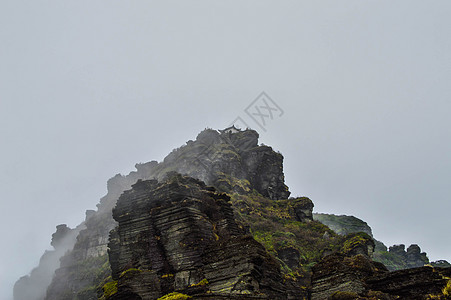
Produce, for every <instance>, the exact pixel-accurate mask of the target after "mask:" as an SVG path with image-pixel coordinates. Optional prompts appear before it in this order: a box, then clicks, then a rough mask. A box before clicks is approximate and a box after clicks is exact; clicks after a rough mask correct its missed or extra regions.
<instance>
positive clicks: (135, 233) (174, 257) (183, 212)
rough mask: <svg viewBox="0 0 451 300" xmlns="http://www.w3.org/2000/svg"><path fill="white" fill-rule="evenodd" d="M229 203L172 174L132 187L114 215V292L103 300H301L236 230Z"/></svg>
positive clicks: (270, 262) (111, 253) (257, 246)
mask: <svg viewBox="0 0 451 300" xmlns="http://www.w3.org/2000/svg"><path fill="white" fill-rule="evenodd" d="M229 200H230V198H229V197H228V196H227V195H226V194H224V193H219V192H217V191H216V190H215V189H214V188H212V187H207V186H206V185H205V184H204V183H203V182H200V181H198V180H196V179H193V178H190V177H183V176H180V175H175V174H174V175H172V177H171V178H169V179H168V180H167V181H164V182H162V183H158V182H157V181H156V180H150V181H138V182H137V183H136V184H135V185H133V188H132V189H131V190H129V191H126V192H125V193H124V194H123V195H122V196H121V197H120V198H119V200H118V202H117V206H116V207H115V208H114V210H113V216H114V219H115V220H116V221H118V223H119V225H118V227H117V228H116V229H115V230H114V231H112V233H111V239H110V244H109V247H110V251H109V257H110V264H111V268H112V277H113V280H117V288H118V289H117V293H115V294H113V295H112V296H111V297H109V298H108V299H113V300H120V299H129V298H128V297H131V295H133V297H136V298H137V299H156V298H157V297H161V296H163V295H165V294H168V293H171V292H174V291H177V292H182V293H184V294H190V295H196V296H197V297H200V296H209V297H211V299H216V298H215V297H227V299H235V298H236V299H243V297H249V298H253V299H255V298H259V299H267V298H274V299H288V297H300V296H301V290H300V289H299V290H298V291H297V292H296V291H295V289H293V288H292V287H291V286H289V284H285V283H284V282H285V280H283V278H282V275H281V273H280V270H279V264H278V263H277V262H276V261H275V260H274V259H273V258H272V257H271V256H269V255H268V254H267V253H266V251H265V248H264V247H263V246H262V245H261V244H259V243H258V242H256V241H255V240H254V239H253V238H252V237H250V236H249V235H246V234H245V232H244V231H243V229H240V228H239V226H238V225H237V223H236V222H235V220H234V217H233V210H232V208H231V205H230V202H229ZM136 282H139V284H136ZM287 285H288V286H287ZM235 296H236V297H235Z"/></svg>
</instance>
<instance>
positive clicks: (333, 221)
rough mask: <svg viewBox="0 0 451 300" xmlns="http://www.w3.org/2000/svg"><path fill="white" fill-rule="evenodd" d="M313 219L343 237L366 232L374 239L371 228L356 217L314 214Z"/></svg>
mask: <svg viewBox="0 0 451 300" xmlns="http://www.w3.org/2000/svg"><path fill="white" fill-rule="evenodd" d="M313 219H314V220H316V221H319V222H321V223H323V224H324V225H326V226H328V227H329V228H330V229H332V230H333V231H335V232H336V233H338V234H341V235H347V234H350V233H357V232H365V233H366V234H368V235H369V236H371V237H373V232H372V230H371V227H370V226H368V224H367V223H366V222H365V221H362V220H360V219H359V218H356V217H354V216H345V215H339V216H338V215H333V214H322V213H315V214H313Z"/></svg>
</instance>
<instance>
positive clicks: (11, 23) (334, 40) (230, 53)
mask: <svg viewBox="0 0 451 300" xmlns="http://www.w3.org/2000/svg"><path fill="white" fill-rule="evenodd" d="M450 9H451V2H449V1H434V2H425V1H412V0H409V1H407V0H406V1H396V2H392V1H361V0H358V1H357V0H356V1H309V2H306V1H283V2H280V1H278V2H275V1H262V0H259V1H224V2H219V1H161V2H155V1H108V2H96V1H2V2H1V3H0V38H1V39H0V41H1V47H0V140H1V147H0V188H1V189H0V199H1V200H0V211H1V212H2V216H1V221H0V222H1V223H0V230H1V231H0V233H1V237H2V243H1V245H2V247H1V250H0V254H1V255H0V257H1V262H0V291H1V292H0V293H1V295H0V299H11V297H12V290H13V284H14V282H15V281H16V280H17V279H19V277H21V276H23V275H26V274H28V273H29V272H30V271H31V270H32V269H33V268H34V267H36V266H37V265H38V263H39V258H40V257H41V255H42V254H43V253H44V250H46V249H51V246H50V241H51V237H52V233H54V232H55V230H56V228H55V227H56V225H58V224H62V223H64V224H68V226H70V227H71V228H74V227H75V226H76V225H78V224H79V223H80V222H81V221H83V220H84V214H85V210H87V209H95V205H96V204H97V202H98V200H99V199H100V197H101V196H103V195H104V194H105V193H106V181H107V180H108V179H109V178H110V177H112V176H114V175H115V174H117V173H123V174H126V173H128V172H130V171H132V170H133V169H134V167H133V166H134V165H135V163H137V162H146V161H150V160H153V159H156V160H161V159H162V158H163V157H164V156H165V155H166V154H168V153H169V152H170V151H171V150H172V149H173V148H176V147H179V146H181V145H182V144H184V143H185V142H186V141H188V140H189V139H194V138H195V137H196V135H197V133H198V132H200V131H201V130H203V129H204V128H205V127H210V128H215V129H220V128H225V127H226V126H228V125H229V124H230V123H231V122H233V121H235V120H237V122H241V124H244V126H249V127H251V128H254V129H256V130H258V131H259V132H260V137H261V139H260V141H261V142H262V143H265V144H268V145H271V146H272V147H273V148H274V149H275V150H278V151H280V152H281V153H282V154H283V155H284V157H285V160H284V168H285V177H286V183H287V185H288V186H289V187H290V190H291V192H292V195H293V196H301V195H304V196H308V197H310V198H311V199H312V200H313V201H314V203H315V209H314V211H316V212H327V213H335V214H348V215H354V216H357V217H359V218H361V219H363V220H365V221H366V222H368V224H369V225H370V226H371V227H372V229H373V233H374V235H375V237H376V238H377V239H379V240H381V241H383V242H384V243H385V244H386V245H392V244H395V243H397V244H399V243H404V244H407V245H409V244H411V243H417V244H419V245H420V247H421V248H422V250H423V251H426V252H427V253H428V255H429V258H430V259H431V260H437V259H447V260H449V261H451V252H450V249H451V240H450V239H449V232H450V228H451V221H450V218H449V216H450V211H451V201H450V195H451V185H450V184H449V180H450V178H451V155H450V153H451V139H450V135H451V118H450V113H451V88H450V81H451V54H450V53H451V32H450V31H451V19H450V18H449V12H450ZM263 91H264V92H266V94H267V96H269V97H270V99H272V101H271V100H270V99H269V98H264V99H262V98H258V99H256V97H257V96H259V95H260V93H261V92H263ZM254 101H255V102H254ZM265 101H266V104H267V106H266V104H265ZM256 107H257V108H258V109H260V115H259V113H258V110H257V109H256ZM270 108H272V109H270ZM271 116H272V119H271ZM263 122H264V124H263Z"/></svg>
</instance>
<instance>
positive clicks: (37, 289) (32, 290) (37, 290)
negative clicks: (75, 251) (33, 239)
mask: <svg viewBox="0 0 451 300" xmlns="http://www.w3.org/2000/svg"><path fill="white" fill-rule="evenodd" d="M81 228H82V225H81V226H79V227H78V228H76V229H70V228H69V227H67V225H66V224H62V225H58V226H57V227H56V232H55V233H54V234H53V235H52V242H51V245H52V246H53V247H54V250H52V251H46V252H45V253H44V255H42V257H41V259H40V261H39V266H38V267H36V268H35V269H33V271H31V274H30V275H27V276H23V277H22V278H20V279H19V280H18V281H17V282H16V284H15V285H14V293H13V294H14V300H33V299H36V300H42V299H44V297H45V294H46V291H47V287H48V285H49V284H50V282H51V281H52V277H53V274H54V272H55V270H56V269H58V268H59V266H60V261H59V258H60V257H61V256H62V255H63V254H64V253H65V252H66V251H68V250H70V249H72V248H73V246H74V244H75V237H76V236H77V234H78V232H79V231H80V229H81Z"/></svg>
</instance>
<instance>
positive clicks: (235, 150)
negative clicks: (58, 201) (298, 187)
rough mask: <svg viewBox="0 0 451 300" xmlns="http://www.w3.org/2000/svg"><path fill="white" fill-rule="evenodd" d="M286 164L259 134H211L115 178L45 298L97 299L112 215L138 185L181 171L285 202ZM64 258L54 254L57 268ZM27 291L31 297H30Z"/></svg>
mask: <svg viewBox="0 0 451 300" xmlns="http://www.w3.org/2000/svg"><path fill="white" fill-rule="evenodd" d="M282 163H283V157H282V155H281V154H279V153H276V152H274V151H273V150H272V148H271V147H268V146H259V145H258V133H257V132H256V131H253V130H244V131H239V132H236V133H225V132H224V133H221V132H218V131H216V130H211V129H206V130H204V131H202V132H201V133H200V134H199V135H198V136H197V138H196V140H195V141H189V142H187V143H186V145H184V146H182V147H180V148H178V149H175V150H174V151H172V152H171V153H170V154H169V155H168V156H167V157H166V158H165V159H164V160H163V161H162V162H160V163H158V162H156V161H152V162H148V163H140V164H136V166H135V167H136V171H134V172H131V173H130V174H129V175H126V176H123V175H119V174H118V175H116V176H114V177H113V178H111V179H110V180H109V181H108V186H107V187H108V193H107V195H106V196H105V197H103V198H102V199H101V200H100V203H99V204H98V205H97V206H98V210H97V211H88V212H87V219H86V229H84V230H81V232H80V233H79V234H78V236H77V235H74V236H72V242H73V243H74V244H75V246H74V247H73V250H72V251H71V252H70V253H68V254H66V255H65V256H64V257H62V258H61V268H59V269H58V270H57V271H56V274H57V276H55V278H54V280H53V282H52V284H51V285H50V286H49V289H48V296H47V298H46V299H75V298H76V297H78V298H80V299H97V290H98V285H99V282H98V281H99V278H103V279H106V278H107V277H108V276H109V272H110V271H109V268H108V267H107V266H106V265H105V263H107V255H106V253H107V248H108V238H109V231H110V230H111V229H113V228H114V227H115V226H116V222H115V221H114V219H113V218H112V215H111V210H112V208H113V207H114V206H115V205H116V201H117V199H118V198H119V196H120V195H121V194H122V192H124V191H125V190H128V189H130V188H131V186H132V185H133V184H134V183H136V181H137V180H140V179H141V180H149V179H158V180H162V179H163V178H165V176H166V174H167V173H168V172H171V171H176V172H179V173H181V174H186V175H189V176H191V177H194V178H197V179H200V180H202V181H204V182H206V183H207V184H209V185H213V186H215V187H217V188H218V190H220V191H224V192H231V193H235V192H236V193H240V194H247V193H252V191H254V190H255V191H257V193H260V194H262V195H265V196H266V197H269V198H271V199H279V198H280V199H286V198H288V196H289V194H290V193H289V191H288V188H287V186H286V185H285V184H284V175H283V167H282ZM75 236H77V238H76V239H75ZM63 254H64V252H62V253H57V254H56V255H54V259H53V261H56V262H57V266H56V267H58V265H59V259H60V257H61V256H62V255H63ZM42 264H47V262H46V261H43V262H42ZM89 266H90V267H89ZM49 268H50V264H49ZM49 268H47V267H46V269H49ZM41 269H42V268H41ZM54 269H55V267H53V270H54ZM99 270H100V271H99ZM50 273H53V272H50ZM86 274H89V275H86ZM50 278H51V276H50ZM24 280H25V279H22V283H25V281H24ZM100 281H102V280H100ZM20 286H21V291H23V293H24V294H28V295H29V297H28V298H27V299H29V300H33V299H40V298H39V297H40V296H39V297H38V296H36V293H34V292H32V291H33V290H34V288H32V287H31V285H30V284H29V283H25V284H21V285H20ZM42 286H43V287H42V288H41V289H42V290H46V289H47V286H46V284H45V283H43V284H42ZM28 289H30V291H31V292H27V290H28ZM58 297H59V298H58ZM64 297H65V298H64ZM71 297H72V298H71ZM19 299H20V298H15V300H19Z"/></svg>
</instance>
